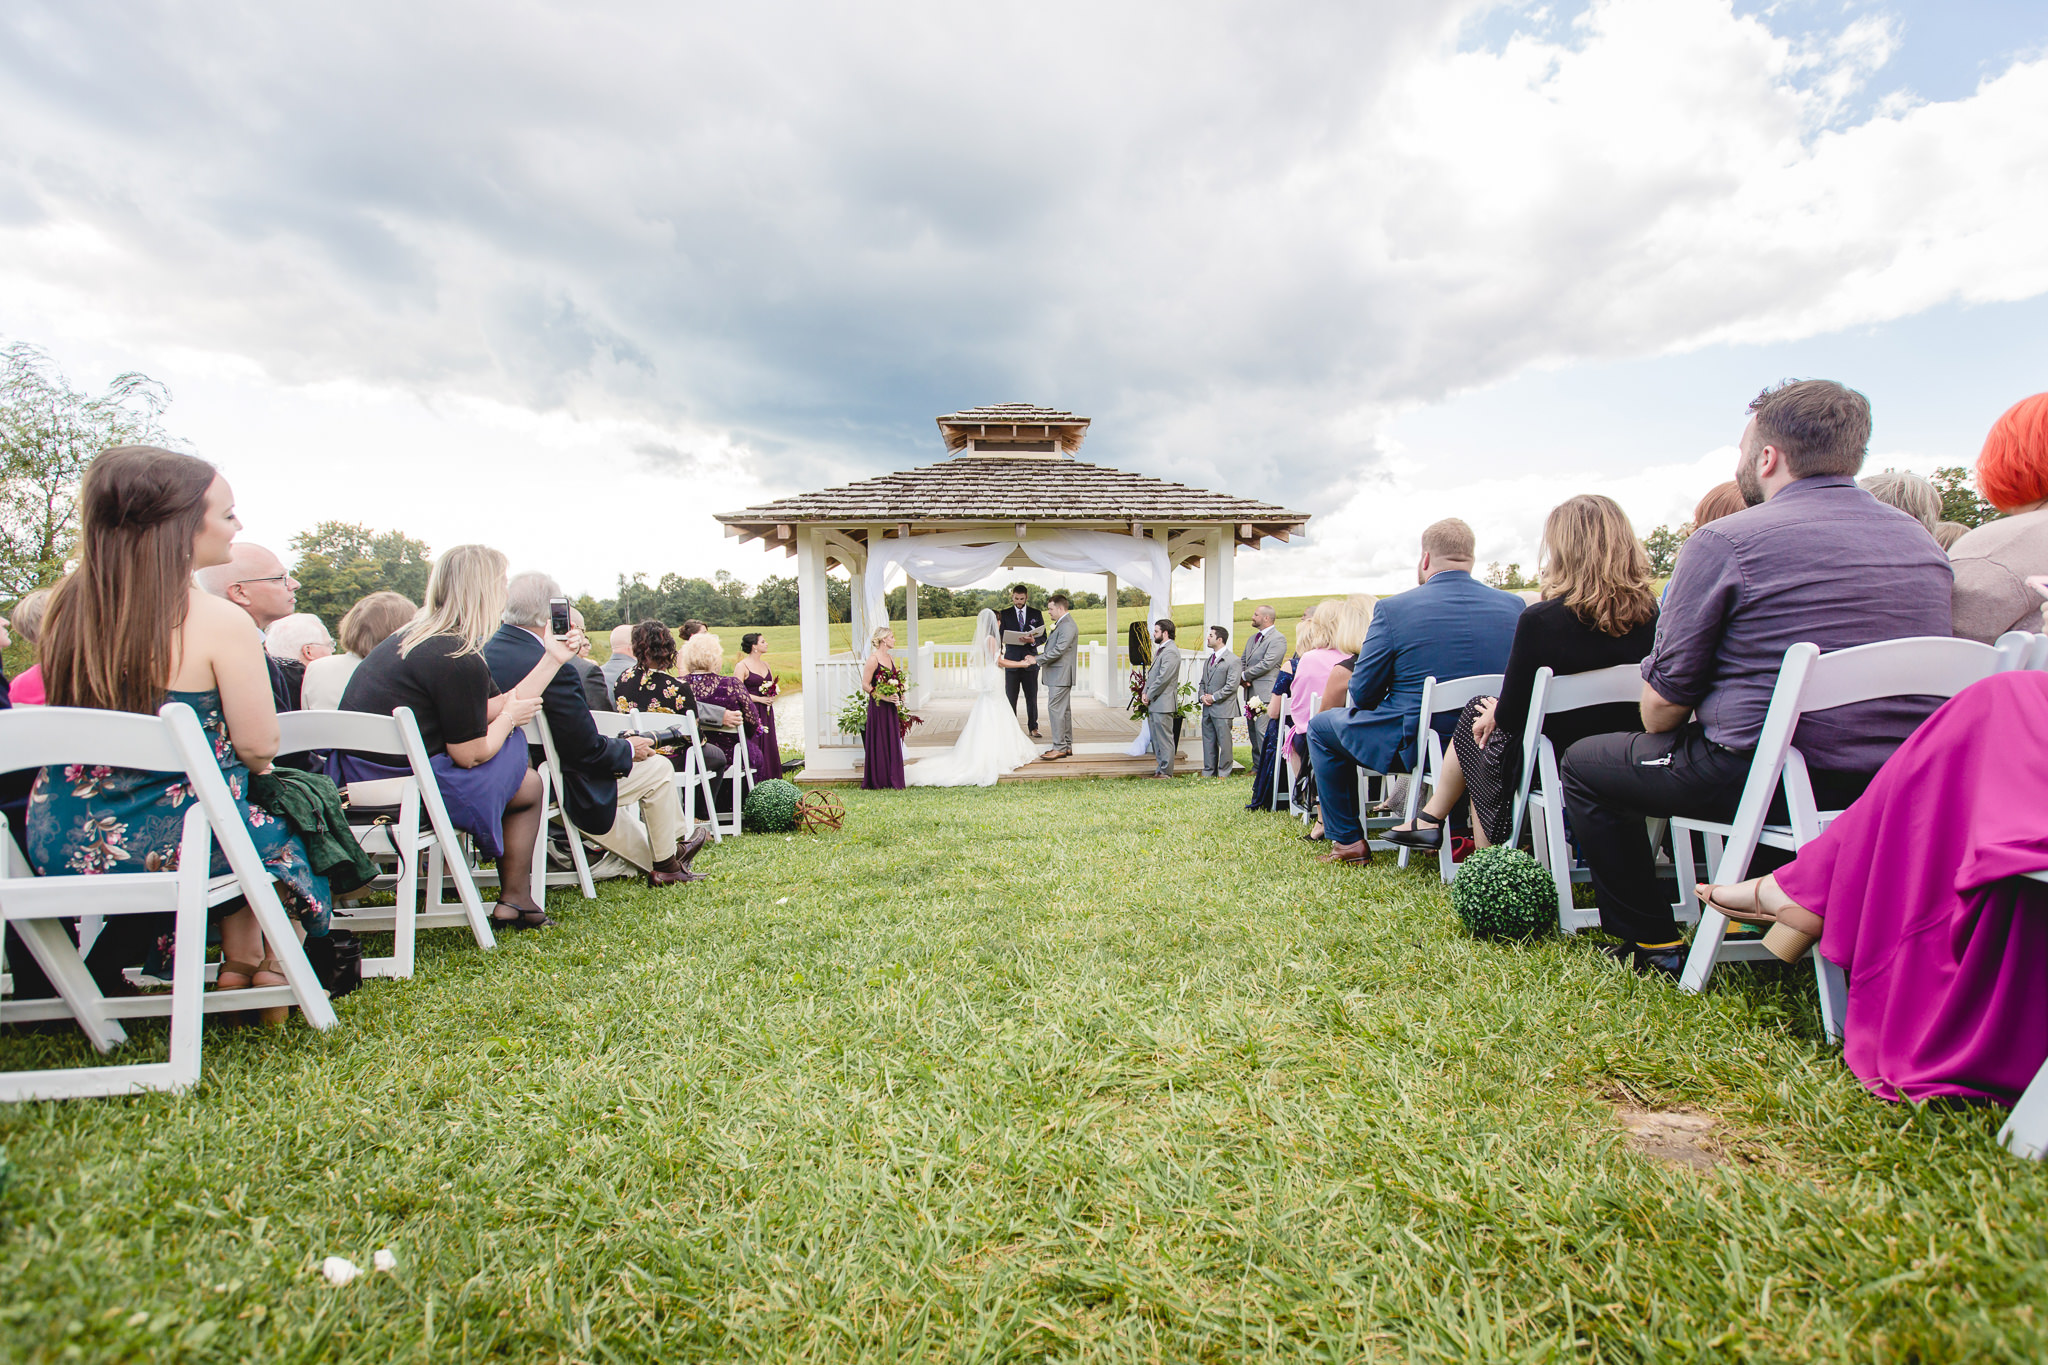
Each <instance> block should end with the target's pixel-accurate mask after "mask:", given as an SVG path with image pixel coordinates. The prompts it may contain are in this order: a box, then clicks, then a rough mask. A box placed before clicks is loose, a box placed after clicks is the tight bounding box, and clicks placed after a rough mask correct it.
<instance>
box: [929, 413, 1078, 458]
mask: <svg viewBox="0 0 2048 1365" xmlns="http://www.w3.org/2000/svg"><path fill="white" fill-rule="evenodd" d="M938 421H939V435H940V436H942V437H944V438H945V442H946V449H948V450H952V451H957V452H959V453H960V454H962V455H985V456H1012V457H1015V458H1018V459H1033V458H1036V459H1045V460H1060V459H1067V460H1071V459H1072V458H1074V452H1075V451H1077V450H1079V449H1080V448H1081V442H1082V441H1083V440H1084V439H1086V438H1087V435H1088V421H1089V419H1088V418H1086V417H1076V416H1074V414H1073V413H1071V412H1061V411H1060V410H1058V409H1057V408H1041V407H1038V406H1036V405H1035V404H1032V403H991V404H989V405H988V406H987V407H980V408H966V409H963V410H962V411H959V412H949V413H947V414H946V415H945V416H944V417H941V418H939V419H938Z"/></svg>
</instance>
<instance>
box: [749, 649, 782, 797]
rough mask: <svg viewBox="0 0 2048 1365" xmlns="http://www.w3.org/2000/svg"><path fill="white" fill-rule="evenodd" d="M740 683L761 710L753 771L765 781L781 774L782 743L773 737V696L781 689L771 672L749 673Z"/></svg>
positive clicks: (780, 691) (777, 694) (778, 694)
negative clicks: (756, 756)
mask: <svg viewBox="0 0 2048 1365" xmlns="http://www.w3.org/2000/svg"><path fill="white" fill-rule="evenodd" d="M740 685H741V686H742V687H744V688H746V689H747V695H748V696H750V697H752V698H754V704H755V706H756V707H757V708H758V709H759V710H760V712H761V742H760V746H759V749H758V758H757V761H756V762H755V764H754V772H755V773H756V775H758V776H759V778H760V780H761V781H763V782H766V781H768V780H769V779H770V778H773V777H780V776H782V743H781V741H780V740H778V739H776V737H775V698H776V697H778V696H780V695H781V693H782V689H781V688H780V687H778V686H777V685H776V682H775V675H774V674H773V673H749V674H747V675H746V676H745V677H744V678H741V679H740Z"/></svg>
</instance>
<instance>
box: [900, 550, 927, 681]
mask: <svg viewBox="0 0 2048 1365" xmlns="http://www.w3.org/2000/svg"><path fill="white" fill-rule="evenodd" d="M903 634H904V637H905V638H904V641H903V646H904V648H905V649H906V650H908V651H909V654H908V657H906V658H905V659H904V661H903V676H904V678H905V679H906V680H907V681H908V684H909V686H910V688H911V689H912V695H913V696H914V695H916V688H917V686H918V684H919V683H921V682H923V681H924V678H923V677H922V675H921V673H920V671H919V668H918V665H919V663H920V662H921V660H920V659H919V658H918V656H917V580H916V579H915V578H912V577H910V575H908V574H905V575H904V576H903Z"/></svg>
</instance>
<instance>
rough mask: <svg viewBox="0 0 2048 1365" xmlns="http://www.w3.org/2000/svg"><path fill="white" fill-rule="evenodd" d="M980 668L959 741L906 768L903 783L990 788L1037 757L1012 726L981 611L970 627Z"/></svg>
mask: <svg viewBox="0 0 2048 1365" xmlns="http://www.w3.org/2000/svg"><path fill="white" fill-rule="evenodd" d="M974 638H975V641H976V643H977V644H979V646H980V648H981V667H980V669H979V670H978V671H977V672H976V673H975V679H974V709H973V710H972V711H970V712H968V713H967V725H966V727H965V728H964V729H962V730H961V731H960V738H959V739H957V740H955V741H953V747H952V748H950V749H948V750H947V751H946V752H945V753H942V754H934V755H932V756H931V757H930V758H921V759H919V760H918V761H917V762H915V763H913V764H911V765H910V768H909V770H908V771H907V772H905V774H904V781H905V782H906V783H908V784H909V785H910V786H913V787H992V786H994V785H995V781H996V779H997V778H999V777H1001V776H1002V775H1003V774H1004V773H1006V772H1010V771H1012V770H1014V769H1017V768H1021V767H1023V766H1024V765H1025V764H1026V763H1029V762H1031V761H1032V760H1033V759H1035V758H1037V757H1038V745H1037V744H1035V743H1033V742H1032V739H1031V736H1029V735H1027V734H1025V733H1024V727H1023V726H1021V725H1019V724H1018V723H1017V711H1016V708H1015V707H1014V706H1012V705H1011V704H1010V699H1009V698H1008V697H1007V696H1005V695H1004V692H1003V669H1004V668H1005V667H1007V666H1008V663H1007V661H1006V660H1004V658H1003V637H1002V630H1001V628H1000V627H999V626H998V625H997V624H996V614H995V613H994V612H992V611H984V612H982V613H981V615H980V616H979V617H978V618H976V620H975V623H974Z"/></svg>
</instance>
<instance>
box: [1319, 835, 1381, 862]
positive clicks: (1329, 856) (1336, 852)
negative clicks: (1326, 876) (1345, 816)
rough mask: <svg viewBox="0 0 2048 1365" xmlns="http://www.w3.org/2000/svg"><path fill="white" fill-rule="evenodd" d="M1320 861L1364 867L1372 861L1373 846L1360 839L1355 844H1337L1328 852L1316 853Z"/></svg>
mask: <svg viewBox="0 0 2048 1365" xmlns="http://www.w3.org/2000/svg"><path fill="white" fill-rule="evenodd" d="M1316 861H1317V862H1319V863H1352V864H1355V865H1356V866H1359V867H1363V866H1365V865H1366V864H1367V863H1369V862H1371V861H1372V846H1371V845H1370V844H1368V843H1366V842H1365V840H1363V839H1360V840H1359V841H1358V842H1357V843H1355V844H1337V845H1335V846H1333V847H1332V848H1331V849H1330V851H1329V852H1328V853H1320V854H1317V855H1316Z"/></svg>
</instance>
